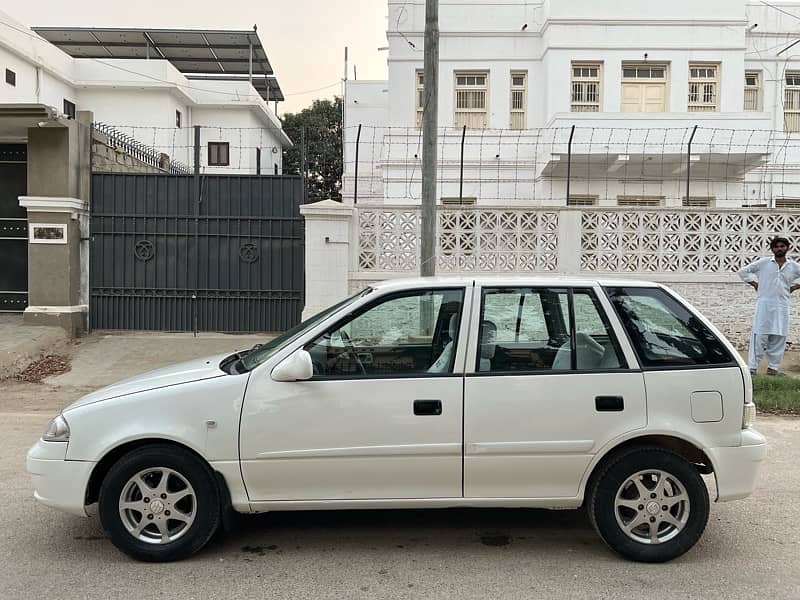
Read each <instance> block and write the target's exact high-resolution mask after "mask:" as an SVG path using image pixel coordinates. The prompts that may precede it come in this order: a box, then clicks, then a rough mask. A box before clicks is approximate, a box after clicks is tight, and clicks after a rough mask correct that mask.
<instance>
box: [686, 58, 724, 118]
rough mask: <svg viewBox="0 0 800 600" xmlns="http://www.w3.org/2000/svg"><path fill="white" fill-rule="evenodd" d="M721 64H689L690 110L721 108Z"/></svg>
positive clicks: (704, 110) (702, 110)
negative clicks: (719, 99)
mask: <svg viewBox="0 0 800 600" xmlns="http://www.w3.org/2000/svg"><path fill="white" fill-rule="evenodd" d="M718 76H719V65H702V64H689V112H717V111H718V110H719V103H718V102H717V98H718V86H719V79H718Z"/></svg>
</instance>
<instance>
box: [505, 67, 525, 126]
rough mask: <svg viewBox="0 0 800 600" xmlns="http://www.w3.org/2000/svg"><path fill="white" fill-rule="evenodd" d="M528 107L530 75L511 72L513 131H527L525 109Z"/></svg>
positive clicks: (511, 122) (511, 117) (521, 72)
mask: <svg viewBox="0 0 800 600" xmlns="http://www.w3.org/2000/svg"><path fill="white" fill-rule="evenodd" d="M527 105H528V73H527V72H526V71H512V72H511V113H510V123H509V124H510V126H511V129H525V128H526V127H527V124H526V122H525V120H526V119H525V107H526V106H527Z"/></svg>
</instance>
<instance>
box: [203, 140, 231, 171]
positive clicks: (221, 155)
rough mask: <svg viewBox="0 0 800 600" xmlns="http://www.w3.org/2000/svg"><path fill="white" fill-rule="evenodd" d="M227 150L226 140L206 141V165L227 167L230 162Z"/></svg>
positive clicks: (228, 145)
mask: <svg viewBox="0 0 800 600" xmlns="http://www.w3.org/2000/svg"><path fill="white" fill-rule="evenodd" d="M229 150H230V144H229V143H228V142H208V166H209V167H227V166H228V165H229V164H231V161H230V152H229Z"/></svg>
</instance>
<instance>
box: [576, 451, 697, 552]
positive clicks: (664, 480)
mask: <svg viewBox="0 0 800 600" xmlns="http://www.w3.org/2000/svg"><path fill="white" fill-rule="evenodd" d="M708 512H709V506H708V490H707V489H706V486H705V483H704V482H703V478H702V477H701V476H700V474H699V473H698V471H697V469H696V468H695V467H694V465H692V464H691V463H689V462H688V461H686V460H685V459H684V458H682V457H681V456H679V455H677V454H675V453H673V452H670V451H668V450H664V449H661V448H652V447H647V448H633V449H630V450H628V451H627V452H625V453H623V454H622V455H620V456H618V457H616V458H615V459H614V460H612V461H610V462H609V463H608V464H607V465H605V467H604V468H603V470H602V471H601V472H600V473H599V475H598V477H597V479H596V480H595V485H594V489H593V490H592V491H591V492H590V498H589V516H590V518H591V520H592V524H593V525H594V527H595V529H596V530H597V532H598V533H599V534H600V537H602V538H603V540H604V541H605V542H606V544H608V546H609V547H611V549H612V550H615V551H616V552H618V553H619V554H621V555H622V556H624V557H626V558H629V559H631V560H636V561H642V562H664V561H668V560H672V559H673V558H675V557H677V556H680V555H681V554H683V553H684V552H686V551H687V550H689V549H690V548H691V547H692V546H694V544H695V543H696V542H697V540H699V539H700V536H701V535H702V534H703V531H704V530H705V527H706V523H707V522H708Z"/></svg>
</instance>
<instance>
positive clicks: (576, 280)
mask: <svg viewBox="0 0 800 600" xmlns="http://www.w3.org/2000/svg"><path fill="white" fill-rule="evenodd" d="M473 284H476V285H480V286H492V285H503V286H517V287H526V286H551V287H594V286H597V285H600V286H603V287H616V286H636V287H659V284H658V283H655V282H652V281H643V280H640V279H624V278H613V279H612V278H588V277H573V276H569V275H563V276H562V275H529V276H525V275H522V276H520V275H514V276H510V275H496V276H489V275H478V276H468V275H452V276H437V277H412V278H398V279H387V280H384V281H380V282H377V283H374V284H371V286H370V287H372V288H373V289H375V290H380V291H391V290H404V289H412V288H419V287H424V288H435V287H455V286H463V285H473Z"/></svg>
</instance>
